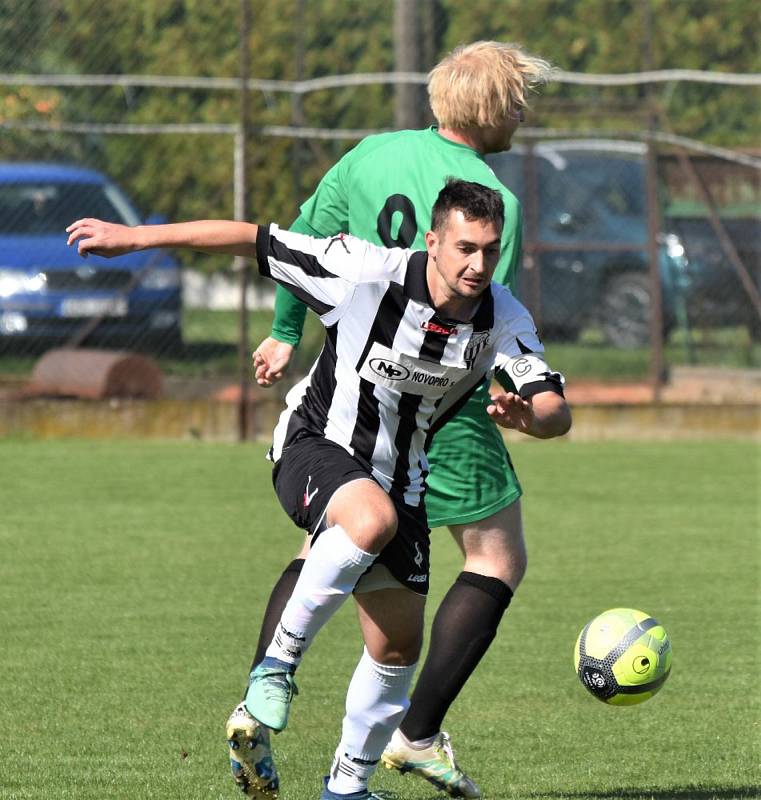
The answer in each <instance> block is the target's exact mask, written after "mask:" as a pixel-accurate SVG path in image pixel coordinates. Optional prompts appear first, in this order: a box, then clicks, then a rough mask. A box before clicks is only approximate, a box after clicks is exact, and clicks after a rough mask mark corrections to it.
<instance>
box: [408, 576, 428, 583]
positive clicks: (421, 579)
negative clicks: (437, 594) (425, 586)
mask: <svg viewBox="0 0 761 800" xmlns="http://www.w3.org/2000/svg"><path fill="white" fill-rule="evenodd" d="M427 580H428V576H427V575H409V576H408V577H407V583H425V582H426V581H427Z"/></svg>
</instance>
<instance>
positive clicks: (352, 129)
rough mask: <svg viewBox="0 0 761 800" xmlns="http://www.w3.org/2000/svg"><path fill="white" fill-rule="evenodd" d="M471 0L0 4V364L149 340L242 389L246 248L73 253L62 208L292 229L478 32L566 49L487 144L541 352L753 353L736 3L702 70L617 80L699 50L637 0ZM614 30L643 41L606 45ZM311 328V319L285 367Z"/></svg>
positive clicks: (554, 53)
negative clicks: (511, 203)
mask: <svg viewBox="0 0 761 800" xmlns="http://www.w3.org/2000/svg"><path fill="white" fill-rule="evenodd" d="M475 5H476V6H478V8H471V9H470V11H469V12H468V14H465V12H464V10H463V8H461V6H460V4H458V3H455V2H443V1H442V2H437V1H436V0H421V2H418V3H415V2H409V1H408V0H397V2H395V3H387V4H377V5H376V6H372V7H371V6H370V5H369V4H366V3H362V2H358V0H356V1H355V0H352V1H351V2H349V1H348V0H347V2H345V3H341V4H335V3H330V2H327V0H292V2H276V1H275V0H266V1H265V0H261V2H256V3H250V4H249V3H247V2H245V1H244V2H239V0H221V2H218V3H215V4H214V5H213V8H212V6H210V5H209V4H205V3H195V2H190V1H189V0H188V1H187V2H179V0H177V1H176V2H156V0H140V1H139V2H132V3H129V4H124V3H117V2H110V0H109V1H108V2H99V3H95V2H92V0H62V2H58V3H47V2H42V0H14V2H10V0H0V250H2V257H1V258H0V376H2V380H4V381H5V382H6V383H8V382H12V383H15V384H17V385H18V384H23V383H24V382H25V381H27V380H28V378H29V376H30V375H31V374H32V371H33V369H34V366H35V364H37V363H38V359H39V357H40V356H41V355H42V354H43V353H45V352H46V351H47V350H48V349H49V348H51V347H61V346H65V347H68V348H83V347H85V348H97V349H103V350H114V349H119V350H126V351H130V352H139V353H144V354H146V355H150V356H151V357H152V358H154V359H155V360H157V361H158V364H159V366H160V368H161V370H162V371H163V373H164V374H165V376H166V377H167V379H168V382H167V386H169V390H170V391H171V390H172V387H175V389H176V387H180V386H181V387H182V390H183V391H185V392H188V391H192V390H191V389H189V388H188V387H191V386H192V385H196V386H198V387H206V388H207V387H208V385H209V384H210V383H211V384H214V386H216V385H217V384H219V385H220V386H222V385H224V384H226V383H235V382H237V381H240V382H241V384H242V385H245V382H246V373H247V369H248V360H249V355H248V354H249V352H250V350H251V349H252V347H253V346H254V345H255V344H256V343H258V341H260V339H261V338H263V337H264V336H265V335H266V334H267V333H268V331H269V324H270V320H271V304H272V290H271V287H269V286H267V285H263V284H262V283H260V282H259V279H258V278H256V277H254V276H253V275H252V274H251V271H250V265H244V264H241V263H231V262H230V260H229V259H224V258H219V257H208V256H201V255H190V254H187V253H183V254H174V253H151V254H133V255H132V256H125V257H123V258H120V259H116V260H113V261H109V262H106V261H104V260H102V259H98V258H90V259H88V260H87V261H84V260H82V259H81V258H79V257H78V256H77V255H76V253H75V252H74V251H73V250H72V249H71V248H67V247H66V237H65V234H64V232H63V231H64V228H65V227H66V225H67V224H68V223H69V222H71V221H72V220H74V219H76V218H78V217H81V216H98V217H102V218H105V219H112V220H120V221H123V222H126V223H128V224H137V223H139V222H141V221H148V222H151V221H158V220H161V219H164V220H170V221H179V220H183V219H194V218H209V217H238V218H250V219H254V220H258V221H268V220H275V221H279V222H280V223H283V224H285V223H288V222H289V221H290V220H291V219H293V218H294V217H295V216H296V214H297V211H298V206H299V204H300V203H301V202H303V200H305V199H306V198H307V197H308V196H309V194H310V192H311V191H312V190H313V188H314V187H315V186H316V184H317V182H318V180H319V179H320V177H321V176H322V175H323V174H324V173H325V171H326V170H327V169H328V168H329V167H330V165H331V164H333V163H334V162H335V161H336V160H337V159H338V158H339V157H340V156H341V155H342V154H343V153H344V152H346V150H347V149H348V148H349V147H351V146H352V145H353V144H354V143H355V142H356V141H358V140H359V139H360V138H361V137H362V136H363V135H366V134H368V133H372V132H374V131H379V130H388V129H393V128H394V127H399V126H408V127H411V126H422V125H426V124H428V123H429V122H430V121H431V120H430V112H429V111H428V108H427V104H426V102H425V90H424V83H425V71H426V70H427V69H428V68H429V67H430V66H431V65H432V64H433V63H435V61H436V60H437V59H438V58H439V57H440V56H441V55H442V54H443V53H444V52H446V51H447V50H448V49H450V48H451V47H452V46H453V45H455V44H457V43H458V42H460V41H463V40H472V39H476V38H499V39H508V40H520V41H522V42H524V43H525V45H526V46H527V47H528V49H529V50H532V51H534V52H538V53H540V54H542V55H544V56H547V57H548V58H550V59H551V60H552V61H554V62H555V63H557V64H558V65H560V66H563V67H565V66H567V65H568V66H571V67H573V68H574V69H576V68H577V67H582V68H584V69H583V70H582V69H577V71H576V72H570V71H567V72H563V71H559V72H558V75H557V77H558V80H557V81H556V82H554V83H553V84H552V85H551V86H550V87H548V88H547V90H546V91H545V92H544V93H543V94H542V95H541V96H538V97H537V98H536V99H535V100H533V101H532V108H531V109H530V110H529V111H528V119H527V122H526V127H525V128H524V129H523V130H522V132H520V133H519V134H518V136H517V137H516V145H515V146H514V147H513V149H512V150H511V152H510V153H507V154H500V155H496V156H493V157H491V159H492V166H493V168H494V169H495V171H496V172H497V174H498V175H499V176H500V177H501V178H502V179H503V181H504V182H505V183H506V185H507V186H508V187H509V188H511V189H512V190H513V191H514V192H515V193H516V195H517V196H518V197H519V199H520V200H521V202H522V205H523V210H524V253H525V255H524V265H523V270H522V274H521V276H520V279H519V285H518V288H517V291H518V293H519V295H520V296H521V297H522V299H524V301H525V302H526V303H527V305H529V307H530V308H531V309H532V311H533V312H534V314H535V315H536V318H537V321H538V322H539V325H540V329H541V331H542V333H543V336H544V338H545V341H546V343H547V345H548V348H551V349H552V350H553V351H554V352H553V353H552V356H553V362H556V363H561V364H563V368H564V370H565V371H566V372H568V373H569V374H570V375H572V376H574V377H575V378H576V379H584V378H589V379H594V380H611V381H622V380H628V381H651V382H652V383H653V385H654V386H656V387H657V385H658V384H659V382H660V381H662V380H665V379H667V377H668V374H669V371H670V370H671V369H672V368H673V367H675V366H679V365H708V366H735V367H757V366H759V356H760V354H761V345H759V334H760V333H761V330H760V329H761V325H760V324H759V319H760V318H761V317H760V312H761V302H760V301H759V287H760V286H761V267H760V266H759V250H760V249H761V237H760V236H759V217H758V210H759V203H760V200H761V197H760V195H759V182H758V176H759V164H760V162H759V159H758V158H756V157H755V156H754V152H753V148H754V144H755V142H754V139H753V137H754V135H755V134H754V133H753V131H754V130H756V129H757V123H758V108H757V106H758V104H757V102H756V101H757V99H758V95H757V88H754V87H757V86H758V85H759V81H758V76H756V75H751V74H743V73H751V72H753V69H754V59H757V56H754V55H753V52H754V51H755V48H753V46H752V42H751V41H749V40H748V39H747V33H744V30H745V28H744V27H743V26H744V25H745V23H744V22H743V21H742V20H741V21H740V22H739V23H736V20H735V17H738V19H739V18H741V17H743V15H744V13H745V12H744V10H743V9H744V8H745V4H744V2H741V1H740V0H738V2H736V3H734V4H732V3H729V4H726V3H714V4H711V3H707V4H705V5H706V9H707V10H706V9H704V10H703V12H702V13H703V17H702V19H703V22H704V23H705V24H708V22H711V20H712V19H713V17H716V16H717V15H718V18H719V19H721V17H722V14H723V15H724V16H727V14H729V12H730V11H731V15H730V16H731V19H729V18H727V19H724V20H723V24H724V27H725V29H726V31H727V32H728V33H727V36H729V33H731V32H733V31H734V33H733V34H732V35H733V36H734V37H735V38H734V39H732V40H731V42H730V43H729V44H727V45H726V47H725V49H724V51H723V52H724V55H723V56H722V58H723V59H724V61H723V62H722V63H723V69H722V70H721V71H722V72H723V73H725V75H724V76H723V77H722V75H719V74H718V73H709V72H702V73H697V72H694V73H689V72H686V71H682V72H679V71H674V72H672V73H665V72H662V71H660V72H656V73H653V74H650V75H644V76H642V75H639V76H631V75H629V76H628V77H627V76H626V75H622V73H634V72H639V71H640V70H641V69H643V68H652V67H657V66H659V64H658V63H657V61H656V60H655V59H657V56H658V48H659V47H660V50H661V51H662V52H661V56H662V57H665V56H664V54H663V51H665V49H666V48H667V47H674V46H679V47H681V48H682V51H683V52H684V53H687V54H688V55H690V58H688V59H687V62H686V63H689V64H690V65H691V66H697V67H703V68H707V67H709V66H711V64H710V59H711V56H710V55H709V56H706V57H705V59H704V60H703V61H701V60H700V58H699V57H698V54H700V53H701V52H702V51H701V49H700V44H701V43H700V34H698V35H697V38H696V41H695V42H692V41H691V40H689V41H688V40H687V39H684V40H683V41H682V40H679V36H685V37H686V36H688V33H689V30H691V29H688V27H685V28H684V31H682V32H679V31H676V29H674V30H671V31H670V32H669V31H668V30H667V29H668V26H669V25H671V26H672V27H673V26H676V25H678V24H679V14H681V13H682V12H681V10H679V9H674V8H670V7H669V6H667V5H664V4H661V3H659V2H658V1H657V0H655V2H653V3H652V4H650V3H641V2H640V3H634V2H632V3H624V2H622V3H618V4H607V3H603V2H602V0H599V2H597V1H596V0H583V2H579V3H575V4H573V3H571V4H568V3H560V4H558V3H555V4H554V5H553V4H551V3H549V2H545V0H542V1H541V2H537V3H535V4H532V8H531V9H527V8H526V4H523V3H517V2H514V1H513V0H505V2H503V3H489V4H482V3H480V2H478V3H476V4H475ZM482 5H483V8H481V6H482ZM558 5H560V6H563V9H565V11H564V13H566V23H564V24H565V27H564V26H563V24H561V22H560V19H561V17H562V16H563V15H562V14H557V15H554V14H553V13H551V12H552V9H553V8H554V6H558ZM679 5H681V4H679ZM684 5H689V4H684ZM565 6H568V8H567V9H566V8H565ZM551 7H552V8H551ZM563 9H559V10H560V11H563ZM595 9H597V11H598V12H599V13H598V14H597V17H596V22H595V26H596V27H595V28H594V30H592V29H591V28H590V26H589V23H588V22H586V23H585V22H584V17H585V15H586V16H587V17H589V15H590V14H594V13H595ZM745 10H746V11H747V9H745ZM603 11H605V13H604V14H603V13H602V12H603ZM653 11H654V12H655V13H656V15H658V14H660V15H661V17H662V18H661V19H660V20H659V24H658V25H655V26H654V25H653V23H652V20H651V19H650V16H651V12H653ZM712 14H713V17H712ZM511 15H512V16H511ZM671 17H673V19H671ZM574 19H575V20H576V22H577V23H578V29H575V28H574V24H573V22H572V21H573V20H574ZM475 20H480V21H478V22H476V21H475ZM568 20H572V21H571V22H569V21H568ZM669 20H670V21H669ZM540 23H542V24H541V25H540ZM737 25H739V27H738V28H737V31H735V27H737ZM664 26H666V30H664ZM745 27H747V25H745ZM548 28H549V30H546V29H548ZM540 31H541V34H540ZM578 31H585V33H584V36H581V34H579V33H578ZM738 31H739V32H738ZM677 34H678V35H677ZM705 35H706V36H707V34H705ZM580 36H581V38H579V37H580ZM611 36H615V37H617V40H620V39H621V37H624V38H626V37H629V39H630V40H631V39H632V37H636V38H635V39H634V41H636V42H638V43H640V44H642V45H643V46H642V47H633V48H631V51H632V53H633V54H630V57H629V60H628V61H627V60H625V59H624V56H622V55H621V54H620V53H619V52H618V51H616V54H614V53H613V50H612V49H611V47H610V42H609V41H608V40H609V39H610V37H611ZM574 37H576V38H574ZM584 37H586V39H585V38H584ZM606 37H607V38H606ZM669 37H670V38H669ZM674 38H676V39H677V40H679V41H677V44H676V45H674V44H673V42H672V41H671V40H672V39H674ZM606 42H608V44H606ZM703 44H705V39H704V40H703ZM645 45H649V46H651V47H650V49H651V50H652V46H654V47H655V53H653V52H648V47H645ZM606 47H607V48H608V49H607V50H606ZM585 48H586V49H585ZM691 48H692V49H691ZM621 49H625V48H621ZM606 52H607V54H608V55H607V56H606V55H605V53H606ZM677 56H678V53H677V55H674V56H672V57H671V63H685V62H683V61H680V60H679V58H678V57H677ZM622 59H623V60H622ZM706 59H707V60H706ZM592 72H594V73H595V74H594V75H592V74H590V73H592ZM601 73H617V75H615V76H614V75H612V74H607V75H602V74H601ZM320 342H321V331H320V329H319V325H318V324H316V322H315V320H314V319H310V320H309V323H308V326H307V332H306V335H305V339H304V341H303V344H302V346H301V348H300V350H299V354H298V359H297V361H296V363H295V364H294V365H293V367H292V370H291V374H292V375H293V376H295V375H298V374H299V373H300V372H303V370H304V369H305V368H306V367H307V366H308V364H309V363H310V361H311V358H312V357H313V356H314V355H315V354H316V352H317V350H318V348H319V346H320ZM204 390H206V389H205V388H204ZM177 391H179V389H177ZM199 391H200V389H199Z"/></svg>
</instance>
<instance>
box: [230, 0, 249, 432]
mask: <svg viewBox="0 0 761 800" xmlns="http://www.w3.org/2000/svg"><path fill="white" fill-rule="evenodd" d="M240 16H241V21H240V89H239V91H240V102H239V113H240V120H239V125H238V132H237V133H236V134H235V178H234V181H235V219H236V220H240V221H246V220H247V219H248V201H247V197H246V189H247V178H246V145H247V143H248V138H249V128H250V126H249V121H248V119H249V113H248V100H249V96H248V77H249V71H250V70H249V65H250V53H249V44H248V40H249V32H250V30H251V6H250V0H241V4H240ZM234 267H235V270H236V271H237V272H238V273H239V275H240V314H239V323H238V370H239V376H240V398H239V400H238V441H239V442H244V441H245V440H246V439H247V438H248V427H249V425H248V422H249V420H248V410H249V402H248V399H249V391H248V389H249V374H250V365H249V358H250V354H249V342H248V302H247V295H248V285H249V264H248V261H247V260H246V259H245V258H241V257H239V256H236V258H235V262H234Z"/></svg>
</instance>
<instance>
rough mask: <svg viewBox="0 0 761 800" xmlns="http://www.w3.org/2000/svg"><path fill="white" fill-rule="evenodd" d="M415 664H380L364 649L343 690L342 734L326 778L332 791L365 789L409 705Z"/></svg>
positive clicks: (346, 791)
mask: <svg viewBox="0 0 761 800" xmlns="http://www.w3.org/2000/svg"><path fill="white" fill-rule="evenodd" d="M416 666H417V664H411V665H410V666H407V667H392V666H388V665H386V664H379V663H378V662H377V661H373V659H372V658H370V656H369V655H368V652H367V649H365V651H364V653H363V654H362V658H361V659H360V660H359V664H357V668H356V670H355V671H354V676H353V677H352V679H351V683H350V684H349V690H348V692H347V693H346V716H345V717H344V720H343V735H342V737H341V743H340V744H339V745H338V749H337V750H336V755H335V758H334V760H333V767H332V768H331V770H330V780H329V781H328V789H330V791H331V792H336V793H337V794H350V793H351V792H359V791H362V790H363V789H366V788H367V781H368V780H369V778H370V776H371V775H372V774H373V772H374V771H375V767H376V765H377V763H378V760H379V759H380V757H381V754H382V753H383V750H384V748H385V747H386V745H387V744H388V743H389V740H390V739H391V734H392V733H393V732H394V731H395V730H396V728H397V727H398V726H399V723H400V722H401V721H402V718H403V717H404V714H405V712H406V711H407V708H408V706H409V704H410V701H409V698H408V697H407V695H408V693H409V689H410V685H411V683H412V677H413V675H414V674H415V667H416Z"/></svg>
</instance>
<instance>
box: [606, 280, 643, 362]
mask: <svg viewBox="0 0 761 800" xmlns="http://www.w3.org/2000/svg"><path fill="white" fill-rule="evenodd" d="M599 314H600V326H601V328H602V330H603V334H604V335H605V338H606V340H607V341H608V342H610V344H612V345H614V346H615V347H642V346H643V345H647V344H648V343H649V342H650V316H651V302H650V277H649V276H648V275H646V274H642V273H637V272H624V273H622V274H621V275H616V276H615V277H613V278H611V279H610V280H609V281H608V283H607V284H606V286H605V289H604V290H603V293H602V297H601V298H600V307H599Z"/></svg>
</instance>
